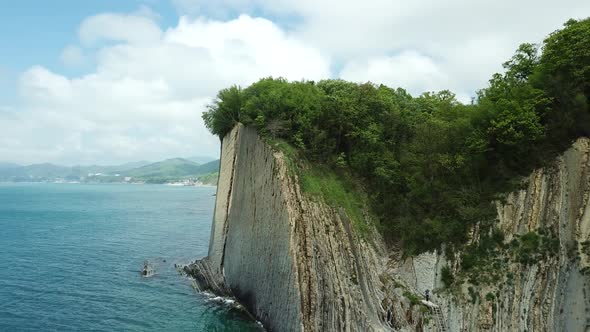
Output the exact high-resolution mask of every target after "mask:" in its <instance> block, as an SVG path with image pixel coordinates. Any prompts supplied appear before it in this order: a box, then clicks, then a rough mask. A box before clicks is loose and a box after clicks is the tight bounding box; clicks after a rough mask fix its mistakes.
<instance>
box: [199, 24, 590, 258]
mask: <svg viewBox="0 0 590 332" xmlns="http://www.w3.org/2000/svg"><path fill="white" fill-rule="evenodd" d="M504 68H505V72H504V73H501V74H494V75H493V77H492V78H491V80H490V83H489V86H488V87H486V88H484V89H482V90H480V91H478V92H477V98H476V99H475V100H474V101H473V103H472V104H469V105H464V104H462V103H460V102H458V101H457V99H456V98H455V95H454V94H453V93H452V92H450V91H446V90H445V91H440V92H431V93H424V94H422V95H420V96H418V97H413V96H411V95H410V94H409V93H408V92H406V91H405V90H404V89H401V88H397V89H392V88H390V87H387V86H384V85H376V84H372V83H364V84H357V83H351V82H346V81H343V80H323V81H319V82H314V81H298V82H289V81H287V80H285V79H282V78H278V79H275V78H264V79H261V80H260V81H258V82H256V83H254V84H252V85H251V86H249V87H247V88H245V89H241V88H239V87H236V86H233V87H230V88H228V89H224V90H222V91H220V92H219V94H218V96H217V98H216V99H215V101H214V102H213V103H212V104H211V105H210V106H209V109H208V111H207V112H205V113H204V115H203V118H204V120H205V124H206V126H207V127H208V128H209V129H210V130H211V132H212V133H214V134H216V135H219V136H220V137H223V136H224V135H225V134H226V133H227V132H228V131H229V130H231V128H232V127H233V126H234V125H235V124H236V123H237V122H242V123H243V124H245V125H248V126H254V127H256V128H257V129H258V130H259V132H260V133H261V134H262V135H264V136H267V137H271V138H280V139H284V140H286V141H287V142H288V143H290V144H291V145H293V146H294V147H296V148H297V150H298V151H299V152H300V153H301V156H303V157H304V158H306V159H308V160H309V161H310V162H312V163H315V164H318V165H320V164H321V165H323V167H330V168H332V169H335V170H338V169H342V168H345V169H346V170H347V171H348V172H351V173H352V174H354V175H355V176H356V177H358V178H360V179H362V180H363V182H364V183H365V184H366V186H365V187H366V188H367V191H368V194H369V197H370V201H371V208H372V211H373V212H374V214H375V215H376V216H378V219H379V227H380V228H381V230H382V232H383V234H384V235H385V237H386V238H387V239H389V240H391V241H401V242H402V243H403V245H404V248H405V250H406V252H407V253H409V254H416V253H420V252H423V251H428V250H432V249H435V248H438V247H439V246H440V244H442V243H446V244H448V245H450V246H451V247H452V246H460V245H462V244H464V243H465V241H466V240H467V238H468V231H469V229H471V227H472V226H473V225H474V224H476V223H479V224H480V225H483V226H485V225H488V226H491V225H493V223H494V221H495V218H496V212H495V209H494V207H493V205H492V202H493V201H494V200H495V199H498V198H500V197H501V196H502V194H503V193H506V192H508V191H510V190H513V189H515V188H516V184H517V183H519V181H520V180H521V177H522V176H523V175H526V174H528V173H529V172H530V171H531V170H532V169H533V168H535V167H539V166H543V165H544V164H545V163H546V162H547V161H549V160H552V158H554V157H555V155H556V154H557V153H560V152H562V151H563V150H564V149H565V148H567V147H568V146H569V145H570V144H571V143H572V141H573V140H574V139H575V138H577V137H580V136H589V135H590V111H589V106H588V100H589V98H590V20H589V19H585V20H580V21H575V20H570V21H568V22H567V23H566V24H565V25H564V28H563V29H561V30H558V31H555V32H553V33H552V34H550V35H549V36H548V37H547V38H546V39H545V40H544V42H543V44H542V45H535V44H529V43H526V44H522V45H521V46H520V47H519V48H518V49H517V50H516V52H515V54H514V56H513V57H512V58H511V59H509V60H508V61H507V62H505V63H504Z"/></svg>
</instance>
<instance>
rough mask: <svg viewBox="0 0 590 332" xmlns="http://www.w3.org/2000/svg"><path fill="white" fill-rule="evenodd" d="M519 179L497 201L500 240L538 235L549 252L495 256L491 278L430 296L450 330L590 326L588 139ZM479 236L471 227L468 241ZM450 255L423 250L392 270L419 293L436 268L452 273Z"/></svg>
mask: <svg viewBox="0 0 590 332" xmlns="http://www.w3.org/2000/svg"><path fill="white" fill-rule="evenodd" d="M526 183H527V185H526V188H525V189H523V190H521V191H518V192H514V193H511V194H510V195H508V197H507V198H506V200H505V202H498V203H497V210H498V226H499V228H500V230H501V231H502V232H503V233H504V235H505V240H504V241H505V243H506V244H507V246H508V245H509V244H516V243H518V241H519V239H520V241H521V242H522V239H523V238H524V237H525V236H526V234H533V233H531V232H534V233H535V234H536V233H542V234H544V235H542V236H539V238H541V239H545V242H547V243H551V242H552V243H554V244H555V251H554V252H549V251H543V250H542V248H541V246H540V245H539V246H538V247H537V249H536V251H537V253H536V255H535V253H534V252H533V253H532V254H533V255H535V256H534V257H530V258H531V260H529V261H527V262H526V263H523V262H522V261H514V260H512V259H510V257H508V255H506V254H504V255H502V254H501V253H499V254H498V256H499V257H498V259H497V261H500V264H497V265H494V266H493V267H492V269H493V270H494V271H493V273H494V275H495V276H496V278H494V282H492V283H489V284H485V283H484V284H480V285H472V284H471V285H469V283H467V282H466V283H464V284H462V285H460V286H461V287H460V289H459V292H455V293H453V294H450V293H448V292H438V294H437V293H435V295H434V301H435V302H437V303H439V304H440V305H441V306H442V308H443V312H444V313H445V316H446V317H448V322H449V324H450V326H449V327H450V330H451V331H588V330H590V297H589V296H590V274H589V273H588V272H589V270H590V268H589V266H590V256H589V255H590V246H589V244H590V241H589V240H590V204H589V197H590V140H589V139H587V138H583V139H579V140H577V141H576V142H575V143H574V145H573V146H572V147H571V148H570V149H569V150H567V151H566V152H565V153H564V154H563V155H562V156H560V157H559V158H558V159H557V160H555V161H554V163H553V165H551V166H550V167H547V168H545V169H539V170H536V171H534V172H533V173H532V174H531V175H530V176H529V177H528V179H527V181H526ZM479 236H480V235H479V234H477V230H474V242H476V241H477V240H478V238H479ZM529 238H532V239H535V237H533V236H530V237H529ZM510 251H511V249H506V250H505V252H507V253H510ZM460 255H461V253H458V254H457V257H459V256H460ZM457 257H454V259H453V260H448V259H447V258H445V257H444V255H437V254H435V253H431V254H424V255H420V256H418V257H415V258H413V259H409V260H407V261H406V262H403V263H401V262H400V263H399V265H398V266H397V268H396V269H395V271H394V272H393V273H396V274H399V275H401V276H403V278H404V279H405V280H407V281H408V282H409V283H410V285H411V286H412V287H415V289H417V290H418V291H423V290H424V289H441V288H442V283H441V273H440V271H441V269H442V267H443V266H449V267H451V269H455V270H456V269H457V266H458V265H459V263H460V259H457ZM468 285H469V286H468ZM468 287H471V291H470V290H469V289H468ZM487 294H492V295H490V296H488V295H487Z"/></svg>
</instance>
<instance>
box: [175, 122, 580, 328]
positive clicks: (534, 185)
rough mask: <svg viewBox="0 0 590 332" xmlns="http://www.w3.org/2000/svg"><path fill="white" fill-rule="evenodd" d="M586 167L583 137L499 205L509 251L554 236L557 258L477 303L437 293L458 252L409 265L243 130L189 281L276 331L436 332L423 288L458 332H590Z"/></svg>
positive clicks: (232, 137)
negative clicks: (538, 235)
mask: <svg viewBox="0 0 590 332" xmlns="http://www.w3.org/2000/svg"><path fill="white" fill-rule="evenodd" d="M589 159H590V141H589V140H588V139H580V140H578V141H577V142H576V143H575V144H574V146H573V147H572V148H571V149H569V150H568V151H567V152H566V153H565V154H564V155H563V156H562V157H560V158H559V159H558V160H557V161H556V162H555V164H554V166H553V167H549V168H547V169H540V170H537V171H535V172H533V173H532V174H531V176H530V177H529V181H528V186H527V188H526V189H524V190H521V191H518V192H515V193H512V194H510V195H509V196H508V198H507V200H506V202H504V203H498V205H497V208H498V219H499V227H500V228H501V229H502V230H503V231H504V232H505V233H506V235H507V238H506V240H507V241H510V240H511V237H512V236H513V235H514V234H525V233H527V232H529V231H535V230H538V229H540V228H543V229H549V230H551V231H552V232H553V233H554V234H557V236H558V238H559V252H558V254H557V255H554V256H551V257H544V258H543V259H540V260H539V261H537V262H535V263H534V264H530V265H525V264H518V263H511V264H510V265H509V266H508V270H509V271H508V272H510V274H511V275H512V276H513V280H511V281H510V283H507V282H506V280H503V281H502V282H498V284H497V285H487V286H479V288H478V289H477V291H478V292H479V294H480V295H479V297H478V298H477V299H476V300H475V301H474V300H473V299H472V298H469V296H467V295H466V294H468V291H467V285H463V286H462V287H463V288H462V289H461V291H460V292H459V293H449V292H441V291H437V290H440V289H441V288H442V283H441V280H440V276H441V269H442V268H443V267H444V266H452V264H455V265H456V264H457V261H458V260H459V257H460V253H456V255H455V257H452V258H453V259H448V258H447V257H445V256H444V255H443V254H442V253H438V254H437V253H427V254H423V255H420V256H418V257H414V258H408V259H404V260H402V259H401V255H400V254H399V252H396V251H394V250H391V249H390V250H386V248H385V246H384V245H383V242H382V241H381V239H380V237H379V235H378V234H377V233H376V232H375V231H374V230H373V229H372V227H370V225H369V227H368V228H369V229H371V231H369V234H368V235H364V236H360V235H359V234H357V232H355V229H354V227H352V224H351V222H350V221H349V218H348V217H347V215H346V212H345V211H343V210H341V209H336V208H333V207H331V206H329V205H327V204H325V203H323V202H322V201H321V200H319V199H317V198H315V199H311V198H309V197H307V196H306V195H303V194H302V193H301V190H300V187H299V184H298V180H297V177H296V175H294V174H293V173H292V172H290V171H289V167H288V166H287V161H286V159H285V157H284V156H283V155H282V153H280V152H277V151H275V150H273V149H272V147H270V146H269V145H268V144H266V143H265V142H264V141H262V140H261V139H260V138H259V137H258V135H257V133H256V132H255V130H253V129H250V128H245V127H243V126H241V125H238V126H236V127H235V128H234V129H233V130H232V131H231V132H230V133H228V135H227V136H226V137H225V138H224V139H223V143H222V157H221V169H220V178H219V184H218V188H217V201H216V206H215V216H214V221H213V227H212V230H211V243H210V247H209V254H208V256H207V257H206V258H204V259H202V260H199V261H197V262H195V263H194V264H192V265H191V266H189V267H187V268H186V269H185V271H186V272H187V273H189V274H192V275H193V276H195V278H196V281H197V284H198V285H199V288H200V289H202V290H209V291H212V292H214V293H217V294H220V295H231V296H235V297H236V298H237V299H238V300H239V301H240V302H241V303H242V304H243V305H244V306H245V307H246V308H247V309H248V310H249V311H250V312H251V313H252V314H253V315H254V316H255V317H256V318H257V319H258V320H260V321H261V322H262V323H263V324H264V326H265V327H266V328H267V329H268V330H270V331H390V330H396V331H439V330H440V329H439V328H438V325H437V322H436V315H434V316H433V314H431V312H430V311H429V310H428V308H427V307H424V306H422V305H420V304H419V300H421V297H420V295H421V294H423V293H424V291H425V290H426V289H429V290H435V292H434V293H433V301H434V302H435V303H436V304H438V305H439V306H440V308H441V312H442V314H443V316H444V319H445V321H446V327H447V328H448V330H450V331H587V330H588V329H589V328H590V321H588V317H590V314H589V310H590V304H589V298H588V295H589V294H590V288H589V277H588V274H586V275H584V274H583V273H582V272H581V271H583V269H584V268H586V267H588V266H589V265H590V256H589V253H590V249H585V247H584V244H583V243H585V241H589V240H590V205H589V196H590V160H589ZM474 241H477V236H476V237H475V238H474ZM587 243H590V242H587ZM450 262H454V263H450ZM486 293H491V294H494V297H493V299H490V300H486V299H484V298H483V297H484V295H485V294H486Z"/></svg>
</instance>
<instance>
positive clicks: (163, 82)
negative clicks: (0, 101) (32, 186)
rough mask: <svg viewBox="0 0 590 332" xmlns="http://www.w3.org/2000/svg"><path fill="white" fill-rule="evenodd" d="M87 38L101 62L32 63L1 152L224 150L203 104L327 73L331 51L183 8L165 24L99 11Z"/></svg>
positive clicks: (0, 119) (81, 154) (121, 155)
mask: <svg viewBox="0 0 590 332" xmlns="http://www.w3.org/2000/svg"><path fill="white" fill-rule="evenodd" d="M80 40H81V42H82V43H85V44H88V45H95V47H98V50H97V53H96V62H97V67H96V70H95V71H94V72H92V73H89V74H87V75H84V76H81V77H73V78H70V77H66V76H65V75H62V74H60V73H57V72H53V71H50V70H49V69H47V68H44V67H42V66H33V67H31V68H30V69H28V70H27V71H26V72H24V73H23V74H22V75H21V77H20V80H19V95H20V98H21V109H20V111H19V112H18V113H17V114H16V115H14V113H12V115H11V117H10V118H9V117H8V116H7V115H6V116H5V115H3V114H1V113H0V131H1V132H3V135H2V138H1V139H0V159H2V160H13V161H17V162H21V163H31V162H42V161H51V162H61V163H114V162H125V161H132V160H142V159H148V160H158V159H162V158H168V157H175V156H190V155H195V154H204V155H217V154H218V152H219V151H218V149H219V141H218V139H217V138H216V137H213V136H212V135H211V134H210V133H209V132H208V131H207V130H206V129H205V127H204V124H203V121H202V119H201V114H202V112H203V111H204V110H205V106H206V104H207V103H209V102H210V101H211V100H212V98H213V97H214V96H215V94H216V93H217V91H218V90H220V89H222V88H224V87H227V86H229V85H231V84H235V83H239V84H242V85H247V84H250V83H252V82H254V81H256V80H258V79H259V78H261V77H265V76H283V77H286V78H288V79H292V80H297V79H302V78H310V79H320V78H323V77H327V76H329V68H330V62H329V59H328V58H327V57H325V56H324V55H323V54H322V53H321V52H319V51H318V50H317V49H314V48H312V47H309V46H307V45H304V44H303V43H301V42H300V41H299V40H297V39H296V38H293V37H292V36H290V35H288V34H287V33H285V32H284V31H283V30H281V29H280V28H278V27H277V26H276V25H275V24H274V23H272V22H271V21H268V20H265V19H261V18H252V17H249V16H245V15H244V16H240V17H239V18H237V19H235V20H231V21H215V20H206V19H203V18H200V19H188V18H181V19H180V20H179V23H178V25H177V26H175V27H172V28H169V29H167V30H166V31H162V30H161V29H160V28H159V27H158V26H157V24H156V23H155V22H154V21H153V20H152V19H149V18H146V17H144V16H141V17H140V16H134V15H116V14H101V15H97V16H94V17H90V18H87V19H86V20H84V22H83V23H82V24H81V26H80ZM111 41H116V42H117V43H116V44H112V43H109V42H111ZM17 128H18V129H17Z"/></svg>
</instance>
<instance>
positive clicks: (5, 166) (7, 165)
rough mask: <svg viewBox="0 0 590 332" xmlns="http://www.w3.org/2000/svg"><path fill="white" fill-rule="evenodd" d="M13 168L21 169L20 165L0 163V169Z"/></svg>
mask: <svg viewBox="0 0 590 332" xmlns="http://www.w3.org/2000/svg"><path fill="white" fill-rule="evenodd" d="M15 167H21V165H19V164H15V163H3V162H0V169H7V168H15Z"/></svg>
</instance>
